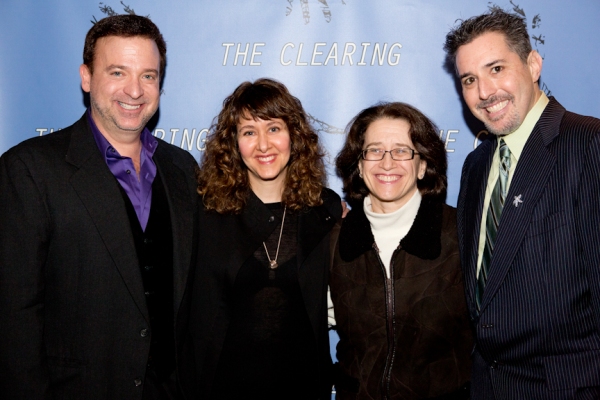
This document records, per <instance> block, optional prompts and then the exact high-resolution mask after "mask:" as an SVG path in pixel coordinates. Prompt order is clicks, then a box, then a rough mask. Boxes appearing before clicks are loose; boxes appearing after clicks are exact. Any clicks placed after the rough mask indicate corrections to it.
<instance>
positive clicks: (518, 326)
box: [445, 10, 600, 400]
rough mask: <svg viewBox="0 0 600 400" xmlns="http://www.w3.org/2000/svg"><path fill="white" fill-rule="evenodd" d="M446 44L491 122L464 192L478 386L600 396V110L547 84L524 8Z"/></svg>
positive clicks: (473, 26)
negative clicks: (565, 101) (575, 108)
mask: <svg viewBox="0 0 600 400" xmlns="http://www.w3.org/2000/svg"><path fill="white" fill-rule="evenodd" d="M445 50H446V51H447V53H448V56H449V57H450V58H451V60H452V61H454V63H455V67H456V71H457V73H458V76H459V79H460V82H461V85H462V91H463V96H464V100H465V102H466V104H467V106H468V107H469V108H470V110H471V112H472V113H473V114H474V115H475V116H476V117H477V118H478V119H480V120H481V121H483V122H484V123H485V125H486V127H487V129H488V131H489V132H491V133H493V134H494V135H493V137H492V138H491V140H486V141H484V142H482V143H481V145H480V146H479V147H478V148H477V149H476V150H475V151H473V152H472V153H471V154H469V156H468V157H467V159H466V161H465V164H464V167H463V172H462V178H461V188H460V194H459V198H458V237H459V245H460V252H461V262H462V266H463V269H464V273H465V286H466V291H467V301H468V303H469V304H468V306H469V309H470V314H471V318H472V322H473V327H474V329H475V333H476V345H475V348H474V351H473V376H472V398H473V399H486V400H487V399H552V400H557V399H598V398H600V207H599V206H598V205H597V201H598V198H599V196H600V174H599V173H598V171H599V170H600V120H598V119H595V118H591V117H583V116H580V115H577V114H574V113H571V112H568V111H566V110H565V109H564V108H563V107H562V106H561V105H560V104H559V103H558V102H557V101H556V100H555V99H554V98H553V97H550V98H548V97H546V95H545V94H544V93H543V92H542V91H540V89H539V86H538V80H539V77H540V74H541V70H542V59H541V57H540V55H539V54H538V53H537V52H536V51H532V49H531V44H530V40H529V36H528V34H527V29H526V25H525V22H524V20H523V19H522V18H520V17H519V16H516V15H513V14H510V13H506V12H504V11H501V10H495V11H491V12H489V13H487V14H484V15H481V16H477V17H473V18H470V19H468V20H465V21H463V22H462V23H461V24H460V26H458V27H457V28H455V29H453V30H452V31H451V32H450V33H449V34H448V35H447V37H446V45H445Z"/></svg>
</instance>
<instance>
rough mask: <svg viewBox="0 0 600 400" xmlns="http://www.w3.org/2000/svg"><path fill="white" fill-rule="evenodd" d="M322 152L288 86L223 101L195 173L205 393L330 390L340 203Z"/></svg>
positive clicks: (197, 303)
mask: <svg viewBox="0 0 600 400" xmlns="http://www.w3.org/2000/svg"><path fill="white" fill-rule="evenodd" d="M322 158H323V153H322V151H321V148H320V146H319V141H318V136H317V134H316V133H315V132H314V130H313V129H312V128H311V127H310V125H309V123H308V120H307V115H306V113H305V111H304V110H303V108H302V105H301V103H300V101H299V100H298V99H297V98H295V97H293V96H292V95H291V94H290V93H289V91H288V90H287V88H286V87H285V86H284V85H283V84H281V83H279V82H276V81H274V80H271V79H264V78H263V79H259V80H257V81H255V82H254V83H251V82H244V83H242V84H241V85H240V86H238V87H237V89H235V91H234V92H233V93H232V94H231V95H230V96H229V97H227V98H226V99H225V101H224V102H223V109H222V110H221V112H220V114H219V116H218V117H217V121H216V123H215V125H214V126H213V127H212V129H211V134H210V135H209V137H208V140H207V144H206V152H205V154H204V158H203V160H202V163H201V168H200V170H199V172H198V193H199V194H200V196H201V200H202V206H201V207H202V209H201V210H200V225H199V229H200V238H199V239H200V241H199V252H198V262H197V267H196V272H195V273H196V276H195V279H194V287H193V291H192V309H191V318H190V333H191V338H192V341H193V345H194V355H195V363H196V385H197V393H198V396H199V397H200V398H202V399H205V398H206V399H208V398H210V399H239V398H257V399H258V398H260V399H281V398H286V399H296V398H297V399H322V398H323V399H324V398H329V396H330V392H331V382H330V380H329V377H328V375H329V370H330V363H331V358H330V355H329V341H328V332H327V300H326V298H327V297H326V293H327V275H328V265H329V242H330V237H329V236H330V231H331V229H332V228H333V226H334V225H335V224H336V222H337V221H338V220H340V218H341V212H342V210H341V202H340V198H339V196H338V195H336V194H335V193H334V192H332V191H331V190H329V189H327V188H325V186H324V181H325V176H326V175H325V170H324V164H323V160H322Z"/></svg>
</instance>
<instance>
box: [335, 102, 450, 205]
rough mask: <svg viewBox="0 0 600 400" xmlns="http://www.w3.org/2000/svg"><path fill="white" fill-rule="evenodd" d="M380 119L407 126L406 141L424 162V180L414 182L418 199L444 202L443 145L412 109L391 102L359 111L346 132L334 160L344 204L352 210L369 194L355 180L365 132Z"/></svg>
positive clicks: (429, 124) (426, 121)
mask: <svg viewBox="0 0 600 400" xmlns="http://www.w3.org/2000/svg"><path fill="white" fill-rule="evenodd" d="M384 118H387V119H402V120H405V121H406V122H408V123H409V125H410V131H409V135H410V140H411V141H412V142H413V144H414V146H415V149H416V151H417V152H418V153H419V157H420V158H421V160H423V161H426V162H427V169H426V171H425V176H424V177H423V179H420V180H418V181H417V188H418V189H419V191H420V192H421V195H422V196H436V197H437V196H439V197H441V198H442V199H444V200H445V199H446V190H447V187H448V182H447V177H446V170H447V168H448V161H447V158H446V149H445V147H444V142H443V141H442V140H441V139H440V137H439V136H438V130H437V128H436V126H435V125H434V123H433V122H431V120H430V119H429V118H427V117H426V116H425V115H424V114H423V113H422V112H421V111H419V110H417V109H416V108H415V107H413V106H411V105H408V104H405V103H399V102H394V103H379V104H376V105H374V106H372V107H369V108H366V109H364V110H362V111H361V112H360V113H358V115H357V116H356V117H354V119H353V120H352V121H350V123H349V124H348V127H347V128H346V130H347V131H348V136H347V137H346V143H344V147H342V150H341V151H340V153H339V154H338V156H337V158H336V160H335V165H336V172H337V174H338V176H339V177H340V178H342V183H343V188H342V190H343V191H344V194H345V195H346V201H348V202H349V203H350V204H352V205H353V206H356V205H357V204H358V202H360V201H362V200H363V199H364V198H365V196H367V195H368V194H369V189H368V188H367V186H366V185H365V182H364V181H363V180H362V179H361V178H360V176H359V173H360V171H359V169H358V163H359V158H360V155H361V152H362V150H363V145H364V142H365V133H366V132H367V128H369V125H371V124H372V123H373V122H375V121H377V120H380V119H384Z"/></svg>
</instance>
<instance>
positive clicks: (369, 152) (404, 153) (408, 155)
mask: <svg viewBox="0 0 600 400" xmlns="http://www.w3.org/2000/svg"><path fill="white" fill-rule="evenodd" d="M385 153H390V156H391V157H392V160H396V161H408V160H412V159H413V158H415V154H419V153H417V152H416V151H414V150H413V149H409V148H408V147H398V148H397V149H392V150H383V149H377V148H372V149H366V150H363V151H361V157H362V158H363V160H367V161H381V160H383V157H385Z"/></svg>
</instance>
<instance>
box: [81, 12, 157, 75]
mask: <svg viewBox="0 0 600 400" xmlns="http://www.w3.org/2000/svg"><path fill="white" fill-rule="evenodd" d="M107 36H119V37H134V36H141V37H143V38H146V39H150V40H154V42H155V43H156V47H158V53H159V54H160V76H161V79H162V77H163V76H164V74H165V66H166V65H167V44H166V43H165V40H164V39H163V36H162V34H161V33H160V31H159V30H158V27H157V26H156V25H155V24H154V22H152V21H150V19H149V18H147V17H142V16H140V15H133V14H123V15H113V16H110V17H106V18H102V19H101V20H100V21H98V22H96V23H95V24H94V26H92V28H91V29H90V30H89V31H88V33H87V35H86V36H85V45H84V46H83V63H84V64H85V65H87V67H88V69H89V70H90V73H94V56H95V54H96V42H97V41H98V39H100V38H103V37H107Z"/></svg>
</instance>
